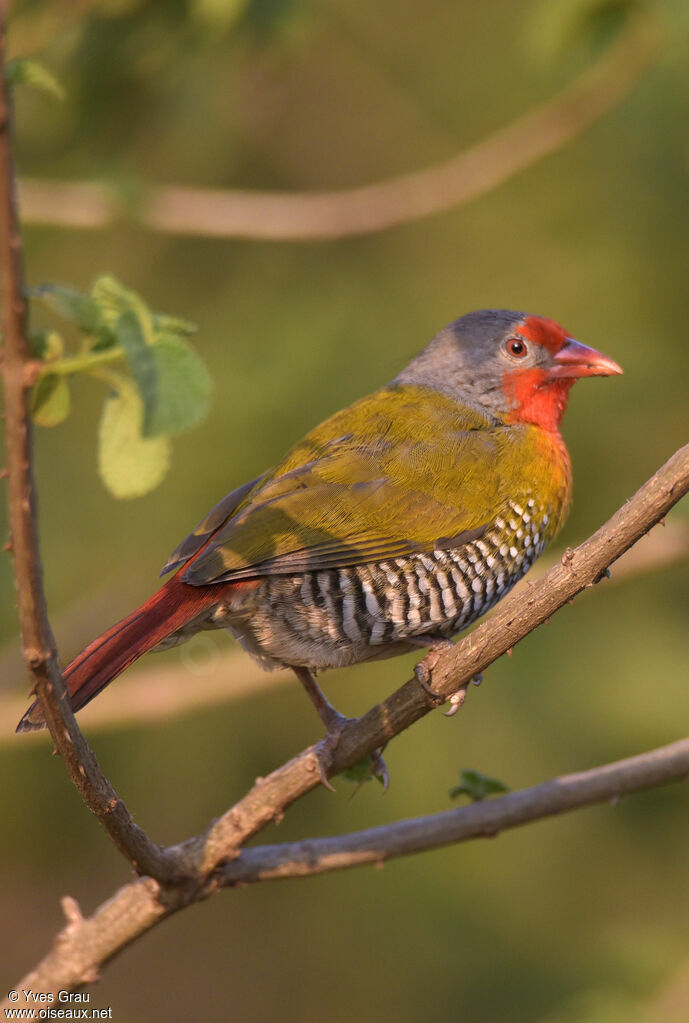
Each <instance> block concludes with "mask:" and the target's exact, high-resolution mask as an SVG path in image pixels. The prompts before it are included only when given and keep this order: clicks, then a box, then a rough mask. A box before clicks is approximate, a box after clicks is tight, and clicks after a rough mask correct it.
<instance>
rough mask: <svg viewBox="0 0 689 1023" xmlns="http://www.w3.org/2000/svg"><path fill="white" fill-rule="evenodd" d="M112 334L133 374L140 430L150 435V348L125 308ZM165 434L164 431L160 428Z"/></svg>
mask: <svg viewBox="0 0 689 1023" xmlns="http://www.w3.org/2000/svg"><path fill="white" fill-rule="evenodd" d="M115 337H116V338H117V341H118V342H119V344H120V345H121V346H122V348H124V351H125V354H126V356H127V362H128V363H129V366H130V369H131V371H132V376H133V377H134V381H135V383H136V386H137V387H138V389H139V394H140V395H141V398H142V400H143V403H144V420H143V432H144V434H149V433H150V432H151V430H150V423H151V420H152V416H153V415H154V412H155V409H156V407H157V404H158V368H157V366H156V360H155V358H154V354H153V349H152V348H151V346H150V345H147V344H146V341H145V339H144V335H143V332H142V330H141V322H140V320H139V318H138V316H137V315H136V314H135V313H134V312H133V311H132V310H131V309H126V310H125V311H124V312H123V313H121V314H120V315H119V317H118V318H117V322H116V324H115ZM157 432H159V433H167V432H168V431H167V430H159V431H157Z"/></svg>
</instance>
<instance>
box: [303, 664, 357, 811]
mask: <svg viewBox="0 0 689 1023" xmlns="http://www.w3.org/2000/svg"><path fill="white" fill-rule="evenodd" d="M292 671H293V672H294V674H295V675H296V676H297V678H298V679H299V681H300V682H301V684H302V685H303V687H304V689H305V690H306V694H307V696H308V698H309V699H310V700H311V703H312V704H313V705H314V707H315V708H316V713H317V714H318V716H319V718H320V719H321V721H322V722H323V724H324V725H325V729H326V736H325V739H323V740H322V742H320V743H319V749H318V753H317V754H316V756H317V759H318V773H319V775H320V777H321V782H322V783H323V785H325V787H326V788H327V789H330V790H331V791H332V792H334V791H335V789H334V788H333V786H332V785H331V784H330V782H329V780H328V775H327V773H326V772H327V769H328V768H329V767H330V762H331V760H332V755H333V753H334V752H335V750H336V749H337V744H338V743H339V741H340V736H341V735H342V732H343V731H344V728H345V725H346V724H347V723H348V722H349V721H351V720H352V718H347V717H345V716H344V714H340V712H339V710H336V709H335V708H334V707H333V705H332V703H330V701H329V700H328V699H327V697H326V695H325V693H324V692H323V690H322V689H321V687H320V686H319V685H318V683H317V682H316V680H315V678H314V677H313V675H312V674H311V672H310V671H309V669H308V668H302V667H299V666H294V665H293V666H292Z"/></svg>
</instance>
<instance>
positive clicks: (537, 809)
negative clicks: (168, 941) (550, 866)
mask: <svg viewBox="0 0 689 1023" xmlns="http://www.w3.org/2000/svg"><path fill="white" fill-rule="evenodd" d="M688 775H689V739H683V740H681V741H679V742H675V743H671V744H670V745H668V746H662V747H660V748H659V749H655V750H652V751H651V752H649V753H643V754H641V755H640V756H635V757H629V758H628V759H626V760H619V761H617V762H616V763H613V764H606V765H604V766H602V767H597V768H594V769H592V770H590V771H582V772H580V773H578V774H570V775H564V776H562V777H560V778H554V779H552V780H550V781H547V782H545V783H543V784H542V785H536V786H534V787H532V788H529V789H522V790H521V791H519V792H512V793H509V794H508V795H506V796H503V797H501V798H499V799H493V800H490V801H488V802H482V803H473V804H472V805H470V806H464V807H459V808H457V809H454V810H448V811H445V812H444V813H437V814H430V815H429V816H426V817H415V818H412V819H411V820H406V821H399V822H397V823H395V824H391V825H387V826H385V827H380V828H371V829H369V830H367V831H360V832H355V833H353V834H349V835H343V836H334V837H330V838H316V839H309V840H307V841H303V842H294V843H287V844H283V845H274V846H257V847H255V848H253V849H247V850H244V851H243V852H242V853H241V855H240V856H239V857H238V858H237V859H236V860H234V862H231V863H228V864H225V866H224V867H223V868H222V870H221V871H220V873H219V875H218V878H217V885H216V887H232V886H236V885H238V884H249V883H255V882H258V881H270V880H284V879H287V878H293V877H309V876H311V875H313V874H322V873H325V872H328V871H332V870H343V869H346V868H349V867H356V866H364V865H366V864H371V863H372V864H376V865H378V864H381V863H383V862H384V861H385V860H386V859H391V858H393V857H397V856H406V855H409V854H411V853H415V852H422V851H427V850H429V849H435V848H439V847H441V846H444V845H451V844H455V843H459V842H465V841H468V840H469V839H472V838H485V837H494V836H495V835H498V834H499V833H500V832H501V831H505V830H507V829H508V828H513V827H518V826H519V825H521V824H526V823H529V822H530V821H535V820H540V819H543V818H545V817H550V816H554V815H556V814H560V813H565V812H567V811H571V810H574V809H577V808H579V807H583V806H589V805H591V804H593V803H600V802H604V801H606V800H616V799H617V798H618V797H620V796H622V795H628V794H630V793H632V792H638V791H641V790H643V789H647V788H651V787H654V786H658V785H665V784H668V783H670V782H675V781H681V780H683V779H685V778H686V777H687V776H688ZM211 890H215V889H211ZM206 894H210V891H206ZM197 897H198V894H197V893H193V892H190V891H189V890H187V891H186V892H185V891H184V890H180V891H177V892H175V891H170V890H168V891H167V892H165V891H163V890H162V889H161V888H160V886H159V885H158V884H157V883H156V882H155V881H153V880H151V879H150V878H140V879H139V880H137V881H134V882H132V883H131V884H128V885H126V886H125V887H123V888H121V889H120V890H119V891H118V892H116V893H115V894H114V895H113V897H112V898H111V899H109V900H108V901H107V902H105V903H103V905H102V906H101V907H100V908H99V909H98V910H97V911H96V912H95V913H94V915H93V916H92V917H90V918H89V919H84V918H83V917H82V916H81V914H80V913H79V911H78V907H76V904H75V903H74V902H73V900H68V901H67V904H66V905H65V901H64V900H63V905H64V906H65V913H66V915H67V917H68V923H67V925H66V926H65V928H64V929H63V930H62V931H60V933H59V934H58V935H57V937H56V938H55V942H54V945H53V948H52V950H51V951H50V952H49V953H48V955H47V956H46V957H45V958H44V959H43V960H42V961H41V962H40V963H39V964H38V965H37V966H36V968H35V969H34V970H32V971H31V973H29V974H27V975H26V976H25V977H24V978H22V980H20V981H18V982H17V983H16V985H15V987H16V988H17V989H18V990H21V989H22V988H26V989H28V988H32V989H33V990H35V991H44V992H57V991H59V990H73V989H74V988H76V987H80V986H81V985H83V984H88V983H93V982H94V981H95V980H96V979H97V978H98V974H99V970H100V968H101V967H102V966H103V965H104V964H105V963H107V962H108V961H109V960H110V959H112V958H113V957H114V956H115V955H116V954H117V953H118V952H120V951H122V949H123V948H125V947H126V946H127V945H129V944H131V942H133V941H135V940H136V938H138V937H139V936H140V935H142V934H144V933H145V932H146V931H148V930H150V929H151V928H152V927H155V925H156V924H158V923H160V922H161V921H162V920H164V919H165V918H166V917H168V916H171V915H172V914H173V913H175V912H177V911H178V910H180V909H182V908H184V906H186V905H189V904H190V903H191V902H193V901H195V899H196V898H197ZM3 1008H11V1003H10V1002H9V1001H7V1000H5V1001H3V1002H2V1003H0V1009H3Z"/></svg>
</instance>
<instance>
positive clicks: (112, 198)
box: [20, 13, 659, 241]
mask: <svg viewBox="0 0 689 1023" xmlns="http://www.w3.org/2000/svg"><path fill="white" fill-rule="evenodd" d="M658 49H659V39H658V31H657V26H656V25H655V23H654V22H653V21H651V19H650V17H649V15H648V14H644V15H641V14H639V13H637V14H635V15H633V16H630V17H629V24H628V27H627V28H626V29H625V30H624V31H623V32H622V33H621V34H620V36H619V38H618V39H617V40H616V42H615V43H614V44H613V45H612V46H611V47H610V48H609V49H608V50H607V51H606V52H605V53H604V54H603V55H602V57H601V58H600V59H599V60H598V62H597V63H596V64H594V65H593V66H592V67H590V68H589V69H588V70H586V71H584V72H583V73H582V74H581V75H580V76H579V77H578V78H577V79H576V80H575V81H574V82H573V84H571V85H570V86H568V87H567V88H565V89H564V90H563V91H562V92H560V93H559V94H558V95H556V96H555V97H554V98H552V99H551V100H548V101H547V102H546V103H543V104H541V105H540V106H537V107H535V108H534V109H533V110H531V111H529V112H528V113H526V114H523V115H522V116H521V117H518V118H517V119H516V120H514V121H513V122H512V123H511V124H509V125H507V126H506V127H504V128H501V129H500V130H498V131H496V132H494V133H493V134H491V135H489V136H488V137H487V138H485V139H483V140H482V141H481V142H479V143H478V144H476V145H474V146H472V147H470V148H469V149H466V150H464V151H463V152H461V153H459V154H457V155H456V156H454V157H452V158H451V159H449V160H447V161H445V162H444V163H440V164H437V165H436V166H434V167H429V168H427V169H426V170H422V171H416V172H414V173H411V174H404V175H401V176H399V177H396V178H391V179H389V180H387V181H381V182H379V183H377V184H371V185H365V186H363V187H360V188H351V189H343V190H340V191H333V192H326V191H323V192H293V193H287V192H255V191H250V190H246V189H224V190H223V189H207V188H191V187H184V186H175V185H168V186H164V185H161V186H159V187H157V188H154V189H152V190H151V191H150V193H149V194H148V195H147V196H144V198H143V200H142V201H141V203H140V204H139V205H138V206H137V207H131V208H130V210H129V213H130V214H131V215H132V216H134V218H135V219H136V220H138V222H139V223H141V224H143V225H145V226H146V227H148V228H150V229H152V230H154V231H161V232H166V233H171V234H181V235H197V236H203V237H209V238H252V239H259V240H264V241H288V240H289V241H314V240H319V239H333V238H346V237H351V236H354V235H364V234H372V233H374V232H376V231H383V230H387V229H389V228H391V227H396V226H398V225H400V224H407V223H411V222H413V221H415V220H419V219H421V218H423V217H427V216H430V215H432V214H436V213H441V212H443V211H445V210H449V209H452V208H453V207H456V206H459V205H461V204H463V203H466V202H469V201H470V200H472V199H475V198H477V197H478V196H480V195H484V194H485V193H486V192H489V191H491V190H492V189H493V188H497V187H498V185H501V184H502V183H503V182H505V181H507V180H508V179H509V178H511V177H513V176H514V175H515V174H517V173H518V172H519V171H521V170H523V169H524V168H525V167H530V166H531V165H532V164H534V163H536V162H537V161H538V160H541V159H543V157H545V156H548V155H549V154H550V153H553V152H555V151H556V150H558V149H560V148H561V147H562V146H564V145H565V144H566V143H568V142H570V141H571V140H572V139H574V138H575V137H576V136H577V135H579V134H580V133H581V132H582V131H584V129H585V128H587V127H588V126H589V125H590V124H593V123H594V122H595V121H597V120H598V119H599V118H601V117H602V116H603V115H604V114H605V113H607V111H608V110H610V109H612V108H613V107H614V106H616V104H618V103H619V102H620V101H621V100H622V99H623V98H624V97H625V96H626V95H627V93H628V92H629V91H630V90H631V89H632V87H633V86H634V85H635V84H636V82H637V81H638V80H639V79H640V78H641V76H642V75H643V73H644V72H645V71H646V69H647V68H648V67H649V65H650V63H651V62H652V60H653V59H654V57H655V56H656V54H657V52H658ZM20 199H21V208H22V215H23V217H24V220H25V221H26V222H33V223H40V224H52V225H55V226H58V227H68V228H81V229H91V230H93V229H101V228H103V227H106V226H108V225H109V224H111V223H113V222H116V221H119V220H121V219H122V216H123V213H124V208H123V202H122V197H121V196H119V195H118V194H117V193H116V192H115V190H114V189H113V188H110V187H108V186H107V185H105V184H99V183H97V182H83V181H82V182H76V181H75V182H67V181H49V180H37V179H27V180H24V181H22V182H21V184H20Z"/></svg>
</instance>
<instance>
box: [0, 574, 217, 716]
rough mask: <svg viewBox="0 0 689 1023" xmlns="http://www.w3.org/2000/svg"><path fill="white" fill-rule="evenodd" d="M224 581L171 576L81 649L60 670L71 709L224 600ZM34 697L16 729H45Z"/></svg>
mask: <svg viewBox="0 0 689 1023" xmlns="http://www.w3.org/2000/svg"><path fill="white" fill-rule="evenodd" d="M224 589H225V588H224V587H222V586H218V585H215V586H190V585H188V584H187V583H183V582H182V581H181V580H180V579H179V578H178V576H173V577H172V578H171V579H169V580H168V581H167V582H166V583H165V585H164V586H162V587H161V588H160V589H159V590H158V592H157V593H154V594H153V596H152V597H150V598H149V599H148V600H147V601H146V603H145V604H142V605H141V607H139V608H137V610H136V611H133V612H132V613H131V614H130V615H128V616H127V617H126V618H123V619H122V621H121V622H118V623H117V625H113V626H112V628H110V629H108V631H107V632H104V633H103V635H102V636H99V637H98V639H94V641H93V642H92V643H89V645H88V646H87V647H86V648H85V649H84V650H82V651H81V653H80V654H79V655H78V656H77V657H75V658H74V660H73V661H72V663H71V664H70V665H69V666H68V667H67V669H66V670H65V672H64V680H65V682H66V683H67V689H68V691H69V694H70V697H71V702H72V709H73V710H75V711H77V710H80V709H81V708H82V707H83V706H85V704H87V703H88V702H89V700H92V699H93V697H94V696H96V694H97V693H99V692H100V691H101V689H104V688H105V686H107V684H108V683H109V682H112V680H113V679H114V678H117V676H118V675H119V674H120V672H122V671H124V670H125V668H128V667H129V665H130V664H133V663H134V661H136V660H138V658H139V657H141V656H142V654H145V653H147V652H148V651H149V650H152V649H153V647H154V646H157V644H158V643H160V642H162V640H164V639H167V637H168V636H171V635H172V633H173V632H175V631H176V630H177V629H180V628H181V627H182V626H183V625H186V623H187V622H190V621H191V620H192V619H193V618H195V617H196V616H197V615H198V614H200V613H201V612H202V611H204V610H205V609H206V608H208V607H211V606H212V605H213V604H216V603H218V601H220V600H221V599H222V596H223V590H224ZM44 727H45V721H44V719H43V715H42V713H41V708H40V706H39V704H38V701H34V703H32V704H31V706H30V707H29V709H28V710H27V712H26V714H25V715H24V717H23V718H22V719H21V721H20V722H19V724H18V725H17V731H18V732H29V731H32V730H33V729H34V728H44Z"/></svg>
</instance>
